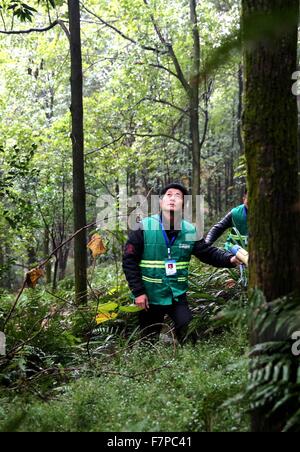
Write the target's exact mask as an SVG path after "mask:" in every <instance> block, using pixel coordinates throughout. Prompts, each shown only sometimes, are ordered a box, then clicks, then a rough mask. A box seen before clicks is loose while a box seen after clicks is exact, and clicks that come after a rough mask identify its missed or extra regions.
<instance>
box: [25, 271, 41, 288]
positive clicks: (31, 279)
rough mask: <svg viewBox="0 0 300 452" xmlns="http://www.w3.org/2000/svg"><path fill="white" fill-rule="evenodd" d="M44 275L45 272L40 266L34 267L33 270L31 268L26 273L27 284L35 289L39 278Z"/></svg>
mask: <svg viewBox="0 0 300 452" xmlns="http://www.w3.org/2000/svg"><path fill="white" fill-rule="evenodd" d="M43 276H44V272H43V270H41V269H40V268H34V269H33V270H30V271H29V272H28V273H27V275H26V283H27V286H28V287H30V288H32V289H34V288H35V286H36V283H37V282H38V280H39V279H40V278H42V277H43Z"/></svg>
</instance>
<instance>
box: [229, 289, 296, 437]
mask: <svg viewBox="0 0 300 452" xmlns="http://www.w3.org/2000/svg"><path fill="white" fill-rule="evenodd" d="M247 313H248V322H249V323H250V324H251V328H252V331H253V332H252V334H253V337H256V339H255V340H256V342H257V345H255V346H254V347H253V348H252V350H251V352H250V378H249V382H248V385H247V388H246V391H245V393H243V394H240V396H239V397H237V399H236V400H237V401H239V402H240V400H241V399H243V400H244V401H245V402H246V403H249V411H250V412H252V413H253V414H254V415H255V413H256V412H257V411H258V412H260V413H261V414H263V415H264V416H265V417H266V419H268V420H269V422H270V425H273V426H277V430H282V431H285V432H287V431H294V432H299V424H300V416H299V402H300V398H299V393H300V391H299V390H300V380H299V376H300V364H299V356H296V355H295V354H294V353H293V348H292V347H293V343H294V342H293V340H292V334H293V333H294V332H296V331H300V323H299V318H300V317H299V297H297V296H290V297H284V298H281V299H278V300H276V301H274V302H272V303H267V302H266V300H265V298H264V296H263V294H262V293H261V292H260V291H258V290H256V291H253V294H252V297H251V300H250V309H248V311H247ZM231 402H233V401H231ZM231 402H229V403H231ZM283 419H284V421H283Z"/></svg>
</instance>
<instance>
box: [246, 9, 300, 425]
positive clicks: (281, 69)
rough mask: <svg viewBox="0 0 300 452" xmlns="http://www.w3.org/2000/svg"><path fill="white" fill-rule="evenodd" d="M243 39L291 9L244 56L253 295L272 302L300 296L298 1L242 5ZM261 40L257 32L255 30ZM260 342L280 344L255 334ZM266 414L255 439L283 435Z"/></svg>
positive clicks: (260, 416) (259, 415)
mask: <svg viewBox="0 0 300 452" xmlns="http://www.w3.org/2000/svg"><path fill="white" fill-rule="evenodd" d="M242 6H243V18H242V22H243V23H242V25H243V31H244V34H245V35H246V34H247V33H249V31H250V32H251V30H249V29H248V28H247V27H249V25H248V24H249V18H250V19H251V17H253V15H254V14H264V15H265V16H266V17H265V23H266V24H270V23H271V24H273V23H274V21H275V18H276V17H278V14H280V12H286V11H287V8H290V9H291V10H292V11H293V12H294V14H293V15H292V17H294V22H293V23H291V24H289V28H288V29H284V28H282V30H280V32H278V30H277V33H276V35H274V34H273V35H272V38H271V39H270V36H268V34H267V33H268V32H267V30H266V31H265V34H264V35H263V34H262V30H260V36H259V37H258V39H257V41H256V43H255V45H254V44H253V43H252V45H251V47H248V48H245V52H244V71H245V74H244V80H245V105H244V124H243V128H244V138H245V152H246V159H247V167H248V188H249V227H250V245H249V247H250V288H253V289H255V288H258V289H260V290H261V291H263V293H264V295H265V297H266V299H267V301H273V300H275V299H277V298H279V297H282V296H285V295H288V294H291V293H293V292H299V287H300V260H299V255H300V245H299V244H300V241H299V232H300V228H299V211H300V201H299V190H298V183H297V178H298V174H297V173H298V165H297V105H296V97H295V96H294V95H293V94H292V92H291V85H292V82H291V75H292V73H293V72H294V70H295V67H296V63H297V26H298V9H299V2H298V0H259V1H258V0H242ZM252 34H253V30H252ZM253 333H254V334H253V338H252V339H253V342H254V343H260V342H265V341H272V340H275V339H276V334H275V331H274V328H270V329H269V331H268V337H266V335H265V336H264V337H262V336H261V334H260V332H259V331H254V332H253ZM282 422H284V419H280V420H279V421H278V420H276V421H274V418H273V417H272V416H270V417H267V416H266V413H265V412H263V410H260V411H258V412H256V413H255V414H254V416H253V418H252V428H253V430H254V431H279V430H280V425H281V424H282Z"/></svg>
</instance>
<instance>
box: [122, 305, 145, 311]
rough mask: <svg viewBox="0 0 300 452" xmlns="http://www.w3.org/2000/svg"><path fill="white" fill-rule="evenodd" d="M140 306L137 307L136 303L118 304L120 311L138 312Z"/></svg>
mask: <svg viewBox="0 0 300 452" xmlns="http://www.w3.org/2000/svg"><path fill="white" fill-rule="evenodd" d="M141 309H142V308H139V307H138V306H136V305H129V306H120V307H119V311H120V312H139V311H141Z"/></svg>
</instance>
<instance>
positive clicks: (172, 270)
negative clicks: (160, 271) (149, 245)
mask: <svg viewBox="0 0 300 452" xmlns="http://www.w3.org/2000/svg"><path fill="white" fill-rule="evenodd" d="M165 266H166V275H167V276H174V275H176V274H177V268H176V261H174V260H171V259H169V260H167V261H166V263H165Z"/></svg>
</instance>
